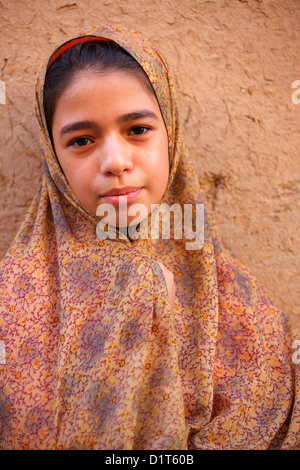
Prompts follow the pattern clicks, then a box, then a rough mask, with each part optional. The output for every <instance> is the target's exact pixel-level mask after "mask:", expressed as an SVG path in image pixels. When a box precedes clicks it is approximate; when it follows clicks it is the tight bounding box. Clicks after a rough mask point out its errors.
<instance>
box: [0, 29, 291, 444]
mask: <svg viewBox="0 0 300 470" xmlns="http://www.w3.org/2000/svg"><path fill="white" fill-rule="evenodd" d="M88 35H91V36H98V37H105V38H109V39H111V40H114V41H116V42H117V43H119V44H120V45H121V46H122V47H123V48H124V49H126V50H127V51H128V52H129V53H130V54H132V56H133V57H135V58H136V59H137V61H138V62H139V63H140V64H141V66H142V67H143V69H144V70H145V72H146V73H147V75H148V77H149V79H150V81H151V83H152V85H153V88H154V90H155V92H156V95H157V98H158V101H159V104H160V108H161V112H162V115H163V118H164V120H165V123H166V127H167V131H168V137H169V145H170V179H169V184H168V188H167V190H166V193H165V195H164V197H163V200H162V201H161V202H162V203H163V202H166V203H167V204H169V205H171V204H172V203H175V202H176V203H178V204H180V205H181V207H183V204H185V203H189V204H201V203H203V198H202V195H201V192H200V189H199V185H198V183H197V179H196V176H195V173H194V170H193V167H192V165H191V163H190V160H189V157H188V154H187V152H186V151H185V150H184V147H183V141H182V135H181V128H180V123H179V118H178V108H177V104H176V96H175V90H174V86H173V82H172V78H171V76H170V73H169V71H168V68H167V66H166V63H165V61H164V60H163V59H162V57H161V56H160V54H159V53H158V52H157V51H156V50H155V49H154V48H153V47H152V46H151V45H150V44H149V43H148V42H146V41H145V40H144V39H143V38H141V37H140V36H139V35H138V34H136V33H130V32H128V31H120V30H119V29H115V28H113V27H100V28H91V29H89V30H88V31H85V32H80V33H78V34H76V35H73V37H72V38H75V37H83V36H88ZM49 60H51V57H50V59H49ZM47 63H48V61H47ZM46 67H47V64H45V67H44V69H43V71H42V73H41V75H40V77H39V79H38V82H37V88H36V94H37V105H36V110H37V117H38V121H39V125H40V128H41V138H42V145H43V149H44V154H43V169H44V178H43V182H42V185H41V187H40V189H39V191H38V194H37V195H36V197H35V198H34V200H33V202H32V205H31V207H30V209H29V210H28V213H27V215H26V218H25V220H24V222H23V224H22V226H21V228H20V230H19V232H18V234H17V235H16V237H15V239H14V241H13V243H12V245H11V247H10V248H9V250H8V252H7V254H6V256H5V257H4V259H3V260H2V262H1V264H0V340H1V343H0V344H1V345H2V346H5V360H2V364H0V448H1V449H114V450H116V449H127V450H129V449H151V450H155V449H159V450H163V449H168V450H169V449H269V448H275V449H277V448H283V449H294V448H297V447H298V446H299V441H300V431H299V423H300V403H299V391H298V390H299V366H297V365H296V364H294V363H293V361H292V355H293V353H294V352H295V351H294V349H293V342H294V340H295V339H300V336H299V333H298V332H297V331H296V330H294V329H293V327H292V326H291V323H290V321H289V319H288V318H286V317H285V316H284V314H283V313H281V312H280V311H279V310H278V309H277V308H276V307H275V306H274V305H273V304H272V302H271V301H270V299H269V298H268V297H267V295H266V293H265V292H264V290H263V289H262V288H261V287H260V286H259V285H258V283H257V281H256V280H255V279H254V277H253V276H252V275H251V274H250V273H249V272H248V270H247V269H246V268H245V267H244V266H243V265H242V264H241V263H240V262H239V261H238V260H237V259H236V258H235V257H234V256H233V255H232V253H231V252H230V250H229V249H228V248H226V247H224V246H223V245H222V243H221V242H220V239H219V236H218V234H217V230H216V227H215V226H214V223H213V221H212V220H211V217H210V216H209V214H208V213H207V211H205V237H204V245H203V248H202V249H199V250H196V251H195V250H187V249H186V247H185V240H184V239H174V237H171V239H170V240H167V239H158V240H154V239H153V240H152V239H150V238H148V239H142V238H141V237H140V238H138V239H137V240H129V239H127V238H126V237H123V238H121V237H120V238H117V239H116V240H112V239H107V240H100V239H99V238H98V237H97V236H96V225H97V218H96V217H95V216H94V215H93V214H91V213H90V212H89V211H88V210H87V209H85V207H84V206H83V205H82V204H81V203H80V201H79V200H78V199H77V198H76V196H75V195H74V194H73V192H72V190H71V188H70V187H69V185H68V183H67V181H66V180H65V178H64V175H63V174H62V172H61V170H60V167H59V165H58V163H57V160H56V157H55V155H54V153H53V149H52V147H51V143H50V139H49V136H48V133H47V130H46V123H45V117H44V113H43V105H42V93H43V82H44V75H45V71H46ZM150 219H151V216H149V223H150ZM171 235H172V232H171ZM157 260H158V261H160V262H162V263H163V264H164V265H165V266H166V267H167V268H168V269H169V270H171V271H172V272H173V273H174V277H175V283H176V300H175V307H174V310H172V309H171V307H170V303H169V298H168V295H167V288H166V283H165V280H164V276H163V273H162V270H161V269H160V267H159V265H158V263H157ZM294 362H295V361H294Z"/></svg>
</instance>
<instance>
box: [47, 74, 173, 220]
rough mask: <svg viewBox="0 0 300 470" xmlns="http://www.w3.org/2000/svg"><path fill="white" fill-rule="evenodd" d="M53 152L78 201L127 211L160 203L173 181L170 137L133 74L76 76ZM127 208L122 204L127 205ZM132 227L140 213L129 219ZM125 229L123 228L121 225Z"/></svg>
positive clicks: (62, 107) (59, 110)
mask: <svg viewBox="0 0 300 470" xmlns="http://www.w3.org/2000/svg"><path fill="white" fill-rule="evenodd" d="M52 135H53V142H54V147H55V152H56V155H57V158H58V160H59V163H60V165H61V167H62V170H63V172H64V174H65V176H66V178H67V180H68V182H69V184H70V186H71V188H72V190H73V191H74V193H75V194H76V196H77V197H78V199H79V200H80V201H81V203H82V204H83V205H84V206H85V207H86V208H87V209H89V210H90V211H91V212H92V213H93V214H96V211H97V208H98V206H99V205H101V204H112V205H113V206H114V208H115V210H116V216H117V218H116V226H118V220H119V212H122V211H123V215H122V217H124V211H125V210H126V211H127V212H128V209H129V208H130V206H131V205H132V204H143V205H144V206H145V208H146V210H147V214H149V213H150V211H151V204H157V203H158V202H159V201H160V200H161V198H162V196H163V194H164V192H165V190H166V187H167V182H168V177H169V154H168V153H169V152H168V136H167V131H166V128H165V124H164V121H163V118H162V115H161V112H160V109H159V106H158V103H157V101H156V98H155V97H154V96H152V95H150V93H149V91H147V89H146V86H145V85H144V84H143V83H142V81H141V80H139V79H138V78H136V77H135V76H134V75H132V74H131V73H129V72H125V71H121V72H120V71H111V72H105V73H96V72H91V71H81V72H78V73H77V74H76V75H75V77H74V78H73V80H72V82H71V84H70V85H69V86H68V87H67V89H66V90H65V91H64V92H63V93H62V95H61V96H60V98H59V99H58V101H57V105H56V109H55V113H54V117H53V126H52ZM125 202H126V204H127V205H126V204H125V205H124V203H125ZM125 215H126V219H127V223H126V225H128V224H129V223H130V222H131V221H132V220H134V219H135V218H136V216H137V215H134V216H127V213H126V214H125ZM120 225H124V224H120Z"/></svg>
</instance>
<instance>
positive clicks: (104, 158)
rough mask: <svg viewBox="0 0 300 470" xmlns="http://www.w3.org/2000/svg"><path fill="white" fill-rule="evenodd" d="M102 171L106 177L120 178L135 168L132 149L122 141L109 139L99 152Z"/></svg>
mask: <svg viewBox="0 0 300 470" xmlns="http://www.w3.org/2000/svg"><path fill="white" fill-rule="evenodd" d="M99 160H100V171H101V173H102V174H104V175H115V176H120V175H121V174H122V173H123V172H124V171H129V170H131V169H132V167H133V162H132V155H131V152H130V149H129V148H128V146H127V145H126V144H125V142H121V139H117V138H114V137H107V138H106V139H105V141H104V143H103V146H102V147H101V149H100V151H99Z"/></svg>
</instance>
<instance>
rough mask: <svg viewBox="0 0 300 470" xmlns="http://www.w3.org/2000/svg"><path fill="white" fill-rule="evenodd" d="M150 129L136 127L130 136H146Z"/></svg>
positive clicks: (130, 132)
mask: <svg viewBox="0 0 300 470" xmlns="http://www.w3.org/2000/svg"><path fill="white" fill-rule="evenodd" d="M149 130H150V129H149V127H145V126H136V127H133V128H132V129H131V130H130V131H129V135H141V134H145V132H147V131H149Z"/></svg>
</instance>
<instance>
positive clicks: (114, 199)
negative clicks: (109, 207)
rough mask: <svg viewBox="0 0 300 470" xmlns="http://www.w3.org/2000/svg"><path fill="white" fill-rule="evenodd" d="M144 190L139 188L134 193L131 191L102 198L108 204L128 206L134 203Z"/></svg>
mask: <svg viewBox="0 0 300 470" xmlns="http://www.w3.org/2000/svg"><path fill="white" fill-rule="evenodd" d="M142 190H143V188H138V189H136V190H134V191H129V192H128V193H125V194H115V195H111V196H110V195H106V196H102V198H103V199H104V200H105V202H106V203H109V204H113V205H115V206H118V205H120V204H128V203H129V202H132V201H134V200H135V199H136V198H137V197H138V196H139V195H140V193H141V192H142Z"/></svg>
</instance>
